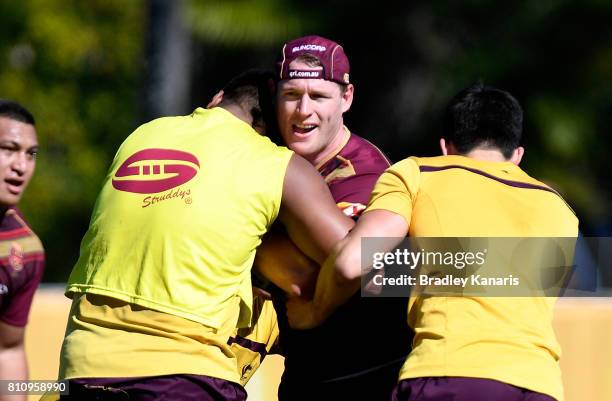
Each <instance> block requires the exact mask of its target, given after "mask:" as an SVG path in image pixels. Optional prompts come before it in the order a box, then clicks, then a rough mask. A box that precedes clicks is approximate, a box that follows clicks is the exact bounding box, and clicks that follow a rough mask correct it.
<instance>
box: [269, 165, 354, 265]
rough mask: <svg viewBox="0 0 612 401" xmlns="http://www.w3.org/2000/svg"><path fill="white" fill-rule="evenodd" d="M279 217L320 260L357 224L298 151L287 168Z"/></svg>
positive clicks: (291, 234)
mask: <svg viewBox="0 0 612 401" xmlns="http://www.w3.org/2000/svg"><path fill="white" fill-rule="evenodd" d="M279 219H280V221H281V222H282V223H283V225H284V226H285V228H286V229H287V232H288V234H289V237H290V238H291V240H292V241H293V242H294V243H295V244H296V245H297V247H298V248H299V249H300V250H301V251H302V252H304V254H305V255H306V256H308V257H309V258H310V259H312V260H313V261H315V262H316V263H317V264H321V263H323V261H324V260H325V258H326V257H327V255H328V254H329V253H330V252H331V250H332V249H333V247H334V245H336V243H338V241H339V240H341V239H342V238H344V237H345V236H346V234H347V233H348V231H349V230H350V229H351V228H352V227H353V225H354V222H353V220H352V219H350V218H349V217H347V216H345V215H344V214H343V213H342V212H341V211H340V210H339V209H338V207H337V206H336V203H335V202H334V200H333V198H332V196H331V193H330V192H329V188H327V185H325V182H324V181H323V179H322V178H321V176H320V175H319V174H318V173H317V171H316V170H315V169H314V168H313V167H312V165H311V164H310V163H308V162H307V161H306V160H305V159H303V158H302V157H300V156H298V155H295V154H294V155H293V156H292V157H291V160H290V161H289V166H288V167H287V171H286V172H285V181H284V184H283V198H282V202H281V210H280V214H279Z"/></svg>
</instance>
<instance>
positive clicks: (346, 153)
mask: <svg viewBox="0 0 612 401" xmlns="http://www.w3.org/2000/svg"><path fill="white" fill-rule="evenodd" d="M389 165H390V164H389V160H387V158H386V157H385V155H384V154H383V153H382V152H381V151H380V150H379V149H378V148H377V147H376V146H374V145H373V144H372V143H370V142H369V141H367V140H365V139H363V138H361V137H359V136H357V135H354V134H351V135H350V137H349V140H348V142H347V143H346V145H344V147H342V149H341V150H340V152H338V153H337V154H335V155H334V156H333V157H332V158H331V159H329V160H328V161H327V162H325V163H324V164H323V165H322V166H319V168H318V170H319V172H320V173H321V175H322V176H323V178H325V182H326V183H327V185H328V186H329V190H330V191H331V193H332V196H333V198H334V200H335V201H336V203H337V204H338V205H339V206H340V207H341V208H342V209H343V210H346V209H345V208H346V207H347V204H355V205H361V206H363V207H364V208H365V206H366V205H367V204H368V200H369V199H370V193H371V192H372V189H373V188H374V184H376V180H378V177H379V176H380V175H381V174H382V173H383V171H385V170H386V169H387V167H389ZM361 211H362V210H360V211H359V213H361ZM347 214H349V215H351V216H352V215H353V214H350V213H347Z"/></svg>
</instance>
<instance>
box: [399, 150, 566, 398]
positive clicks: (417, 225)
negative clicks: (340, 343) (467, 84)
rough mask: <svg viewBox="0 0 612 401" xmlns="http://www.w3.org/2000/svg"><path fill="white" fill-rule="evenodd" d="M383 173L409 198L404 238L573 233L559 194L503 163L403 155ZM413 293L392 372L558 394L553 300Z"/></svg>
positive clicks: (558, 395) (508, 163)
mask: <svg viewBox="0 0 612 401" xmlns="http://www.w3.org/2000/svg"><path fill="white" fill-rule="evenodd" d="M391 170H393V171H396V172H398V175H397V176H401V177H402V182H403V183H405V185H406V187H407V189H408V191H407V192H408V193H409V194H410V197H411V205H412V211H411V221H410V229H409V235H410V236H411V237H479V238H485V239H486V238H492V237H575V236H576V235H577V228H578V224H577V223H578V221H577V218H576V216H575V215H574V214H573V212H572V210H571V209H570V208H569V206H567V204H566V203H565V202H564V200H563V199H562V198H561V197H560V196H559V195H558V194H557V193H556V192H555V191H554V190H552V189H551V188H549V187H548V186H546V185H545V184H543V183H541V182H539V181H537V180H535V179H533V178H531V177H529V176H528V175H527V174H526V173H524V172H523V171H522V170H521V169H520V168H519V167H518V166H516V165H514V164H512V163H510V162H489V161H479V160H474V159H471V158H467V157H463V156H441V157H433V158H410V159H406V160H403V161H402V162H400V163H398V164H396V165H394V166H393V167H392V168H391ZM510 295H511V294H510V293H508V297H499V296H498V297H473V296H472V297H471V296H463V297H459V296H457V297H442V296H433V295H415V296H412V297H411V299H410V307H409V322H410V324H411V327H413V328H414V330H415V333H416V334H415V341H414V349H413V351H412V352H411V354H410V356H409V357H408V359H407V361H406V363H405V365H404V367H403V368H402V372H401V375H400V377H401V378H402V379H407V378H415V377H431V376H460V377H480V378H490V379H494V380H498V381H502V382H505V383H509V384H513V385H515V386H518V387H523V388H527V389H530V390H533V391H537V392H542V393H546V394H550V395H553V396H555V397H557V398H558V399H561V398H562V385H561V381H560V371H559V367H558V358H559V355H560V349H559V345H558V343H557V341H556V339H555V336H554V332H553V330H552V325H551V321H552V311H553V306H554V302H555V298H554V297H510Z"/></svg>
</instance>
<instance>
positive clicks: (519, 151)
mask: <svg viewBox="0 0 612 401" xmlns="http://www.w3.org/2000/svg"><path fill="white" fill-rule="evenodd" d="M524 154H525V148H524V147H522V146H519V147H518V148H516V149H514V152H512V156H511V157H510V161H511V162H512V163H514V164H516V165H517V166H518V165H519V163H520V162H521V160H522V159H523V155H524Z"/></svg>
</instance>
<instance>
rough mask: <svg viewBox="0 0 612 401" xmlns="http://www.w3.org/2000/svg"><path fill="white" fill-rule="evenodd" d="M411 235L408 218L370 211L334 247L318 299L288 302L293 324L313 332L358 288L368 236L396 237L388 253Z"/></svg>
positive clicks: (319, 282) (322, 275)
mask: <svg viewBox="0 0 612 401" xmlns="http://www.w3.org/2000/svg"><path fill="white" fill-rule="evenodd" d="M407 233H408V223H407V222H406V220H405V219H404V217H402V216H400V215H399V214H396V213H393V212H390V211H387V210H380V209H376V210H372V211H370V212H366V213H365V214H364V215H363V216H361V218H360V219H359V221H358V222H357V225H356V226H355V228H354V229H353V231H351V233H350V234H349V235H348V236H347V237H346V238H345V239H343V240H342V241H340V242H339V243H338V244H337V245H336V246H335V248H334V250H333V252H332V253H331V255H330V256H329V258H327V260H326V261H325V263H324V265H323V267H322V268H321V272H320V273H319V278H318V280H317V285H316V290H315V295H314V299H313V300H312V301H311V302H305V301H303V300H301V299H291V300H289V301H288V302H287V314H288V316H289V324H290V325H291V326H292V327H293V328H297V329H309V328H312V327H315V326H318V325H319V324H321V323H322V322H323V321H324V320H325V319H327V317H328V316H329V315H330V314H331V313H332V312H333V311H334V310H336V309H337V308H338V307H339V306H340V305H342V304H343V303H345V302H346V301H347V300H348V299H349V298H350V297H351V296H352V295H353V294H354V293H355V292H356V291H357V290H358V289H359V284H360V278H361V273H362V269H361V240H362V238H367V237H393V239H392V240H390V241H388V242H386V243H385V249H380V250H377V251H381V252H388V251H390V250H392V249H393V248H395V247H396V246H397V245H398V244H399V243H400V242H401V240H402V238H403V237H405V236H406V234H407Z"/></svg>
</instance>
